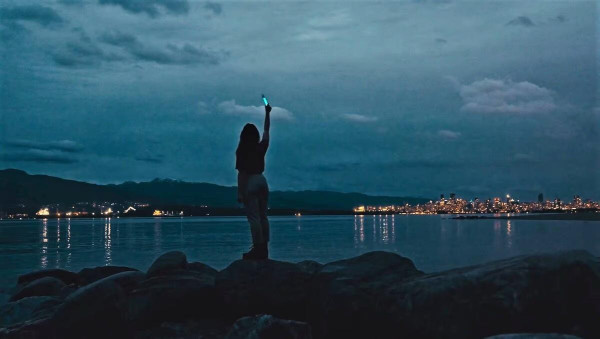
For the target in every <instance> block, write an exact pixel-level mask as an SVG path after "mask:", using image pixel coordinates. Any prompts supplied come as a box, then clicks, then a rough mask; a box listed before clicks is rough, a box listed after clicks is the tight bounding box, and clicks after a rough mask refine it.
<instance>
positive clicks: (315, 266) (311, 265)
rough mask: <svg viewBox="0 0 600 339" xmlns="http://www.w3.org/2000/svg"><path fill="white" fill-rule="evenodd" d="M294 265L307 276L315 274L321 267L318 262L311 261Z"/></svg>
mask: <svg viewBox="0 0 600 339" xmlns="http://www.w3.org/2000/svg"><path fill="white" fill-rule="evenodd" d="M296 265H298V268H300V270H301V271H303V272H306V273H308V274H315V273H317V272H319V271H320V270H321V268H322V267H323V265H322V264H319V263H318V262H316V261H313V260H304V261H301V262H299V263H297V264H296Z"/></svg>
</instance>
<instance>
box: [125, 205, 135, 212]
mask: <svg viewBox="0 0 600 339" xmlns="http://www.w3.org/2000/svg"><path fill="white" fill-rule="evenodd" d="M131 211H134V212H135V211H136V209H135V208H133V206H129V207H127V209H126V210H125V212H123V213H129V212H131Z"/></svg>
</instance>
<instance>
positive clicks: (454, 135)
mask: <svg viewBox="0 0 600 339" xmlns="http://www.w3.org/2000/svg"><path fill="white" fill-rule="evenodd" d="M437 134H438V136H440V137H442V138H445V139H449V140H454V139H458V138H460V136H461V135H462V133H460V132H455V131H451V130H447V129H441V130H439V131H438V132H437Z"/></svg>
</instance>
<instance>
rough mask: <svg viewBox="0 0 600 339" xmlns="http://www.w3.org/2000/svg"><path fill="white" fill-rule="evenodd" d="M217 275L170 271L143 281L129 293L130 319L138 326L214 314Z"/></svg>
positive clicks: (128, 318) (128, 313) (128, 314)
mask: <svg viewBox="0 0 600 339" xmlns="http://www.w3.org/2000/svg"><path fill="white" fill-rule="evenodd" d="M217 304H218V303H217V295H216V293H215V279H214V277H213V276H210V275H208V274H201V273H197V272H193V271H184V270H181V271H177V272H176V271H171V273H170V274H168V275H162V276H155V277H151V278H149V279H147V280H144V281H142V282H141V283H140V284H139V285H138V286H137V287H136V288H135V289H134V290H132V291H131V293H130V294H129V296H128V300H127V320H128V321H129V322H130V323H131V324H133V325H134V326H135V327H136V328H140V327H144V326H148V325H149V324H153V323H158V322H162V321H169V320H182V319H188V318H198V317H203V316H215V315H216V314H218V313H217V312H216V307H217Z"/></svg>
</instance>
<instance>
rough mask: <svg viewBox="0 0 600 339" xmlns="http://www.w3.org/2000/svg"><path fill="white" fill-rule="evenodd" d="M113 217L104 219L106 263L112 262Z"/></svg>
mask: <svg viewBox="0 0 600 339" xmlns="http://www.w3.org/2000/svg"><path fill="white" fill-rule="evenodd" d="M110 222H111V218H106V219H104V264H105V265H110V264H111V261H112V259H111V248H110V247H111V243H110V242H111V239H110V228H111V227H110Z"/></svg>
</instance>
